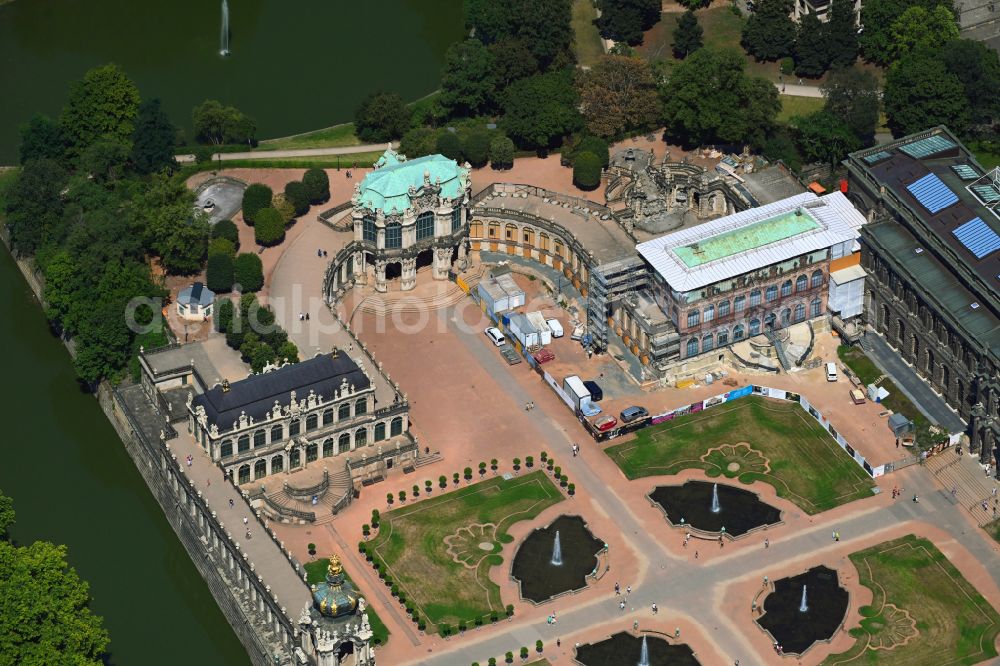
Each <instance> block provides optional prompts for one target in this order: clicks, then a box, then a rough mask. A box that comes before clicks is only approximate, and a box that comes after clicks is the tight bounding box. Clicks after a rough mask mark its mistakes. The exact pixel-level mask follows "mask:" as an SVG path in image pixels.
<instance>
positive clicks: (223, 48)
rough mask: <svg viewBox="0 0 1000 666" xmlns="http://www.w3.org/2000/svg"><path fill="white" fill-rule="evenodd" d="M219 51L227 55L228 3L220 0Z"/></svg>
mask: <svg viewBox="0 0 1000 666" xmlns="http://www.w3.org/2000/svg"><path fill="white" fill-rule="evenodd" d="M219 53H221V54H222V55H224V56H227V55H229V3H228V2H227V1H226V0H222V32H221V33H220V34H219Z"/></svg>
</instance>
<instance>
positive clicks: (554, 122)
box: [502, 72, 582, 150]
mask: <svg viewBox="0 0 1000 666" xmlns="http://www.w3.org/2000/svg"><path fill="white" fill-rule="evenodd" d="M571 76H572V75H571V74H570V73H569V72H550V73H548V74H539V75H537V76H532V77H530V78H527V79H521V80H520V81H516V82H515V83H514V84H512V85H511V86H510V88H508V89H507V93H506V100H505V102H504V117H503V121H502V123H503V127H504V130H505V131H506V133H507V136H509V137H510V138H511V139H513V141H514V142H515V143H517V144H519V145H521V146H522V147H524V148H533V149H539V150H547V149H548V148H551V147H552V146H554V145H556V144H557V143H558V140H559V139H560V138H561V137H563V136H565V135H567V134H570V133H572V132H574V131H576V130H578V129H579V128H580V126H581V125H582V118H581V116H580V112H579V111H578V110H577V105H578V104H579V100H578V98H577V94H576V90H575V89H574V88H573V82H572V79H571Z"/></svg>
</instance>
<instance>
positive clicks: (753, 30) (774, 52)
mask: <svg viewBox="0 0 1000 666" xmlns="http://www.w3.org/2000/svg"><path fill="white" fill-rule="evenodd" d="M792 2H793V0H760V3H759V4H758V5H757V11H755V12H754V13H753V14H751V15H750V18H749V19H747V22H746V25H744V26H743V36H742V39H741V40H740V43H741V44H742V45H743V48H745V49H746V51H747V53H749V54H750V55H752V56H753V57H754V58H756V59H757V60H758V61H761V60H777V59H779V58H784V57H785V56H788V55H791V54H792V46H793V44H794V43H795V23H794V22H793V21H792V18H791V13H792Z"/></svg>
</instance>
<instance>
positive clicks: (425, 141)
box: [399, 127, 440, 159]
mask: <svg viewBox="0 0 1000 666" xmlns="http://www.w3.org/2000/svg"><path fill="white" fill-rule="evenodd" d="M439 132H440V130H436V129H432V128H430V127H414V128H413V129H411V130H408V131H407V132H406V134H404V135H403V138H402V139H400V141H399V152H400V153H402V154H403V155H406V156H407V157H409V158H410V159H413V158H415V157H423V156H424V155H432V154H433V153H434V152H435V151H436V150H437V136H438V133H439Z"/></svg>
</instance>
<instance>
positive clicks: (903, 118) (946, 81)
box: [883, 53, 969, 137]
mask: <svg viewBox="0 0 1000 666" xmlns="http://www.w3.org/2000/svg"><path fill="white" fill-rule="evenodd" d="M883 101H884V103H885V114H886V116H887V118H888V125H889V129H890V130H892V135H893V136H896V137H900V136H904V135H906V134H912V133H914V132H918V131H920V130H923V129H926V128H928V127H933V126H934V125H947V126H948V127H949V128H951V129H952V130H953V131H955V132H957V133H959V134H961V133H962V132H963V131H964V130H965V128H966V126H967V125H968V123H969V102H968V100H967V99H966V97H965V88H964V87H963V86H962V82H961V81H960V80H959V79H958V77H957V76H955V75H954V74H952V73H951V72H949V71H948V69H947V68H946V67H945V64H944V63H943V62H942V61H941V60H940V59H939V58H938V57H936V55H933V54H927V53H918V54H914V55H910V56H907V57H905V58H903V59H902V60H900V61H899V62H898V63H896V64H895V65H894V66H893V67H891V68H890V69H889V73H888V74H887V75H886V78H885V89H884V93H883Z"/></svg>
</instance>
